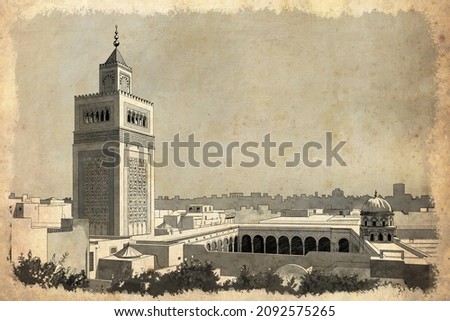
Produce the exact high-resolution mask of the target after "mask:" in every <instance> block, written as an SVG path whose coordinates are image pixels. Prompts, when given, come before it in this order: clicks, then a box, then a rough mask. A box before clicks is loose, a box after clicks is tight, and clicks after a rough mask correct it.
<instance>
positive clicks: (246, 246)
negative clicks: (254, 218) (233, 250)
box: [241, 234, 252, 253]
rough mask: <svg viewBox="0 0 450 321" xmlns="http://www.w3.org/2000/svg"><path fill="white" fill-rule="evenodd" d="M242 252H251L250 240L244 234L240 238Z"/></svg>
mask: <svg viewBox="0 0 450 321" xmlns="http://www.w3.org/2000/svg"><path fill="white" fill-rule="evenodd" d="M241 251H242V252H247V253H251V252H252V239H251V237H250V236H249V235H247V234H245V235H244V236H243V237H242V248H241Z"/></svg>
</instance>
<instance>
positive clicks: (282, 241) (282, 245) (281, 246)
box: [278, 236, 291, 254]
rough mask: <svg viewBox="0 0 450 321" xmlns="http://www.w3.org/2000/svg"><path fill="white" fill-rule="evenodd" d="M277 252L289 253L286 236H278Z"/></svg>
mask: <svg viewBox="0 0 450 321" xmlns="http://www.w3.org/2000/svg"><path fill="white" fill-rule="evenodd" d="M278 254H291V251H290V248H289V239H288V238H287V237H286V236H280V238H279V239H278Z"/></svg>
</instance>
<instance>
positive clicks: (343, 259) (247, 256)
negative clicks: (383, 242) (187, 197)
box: [184, 244, 370, 276]
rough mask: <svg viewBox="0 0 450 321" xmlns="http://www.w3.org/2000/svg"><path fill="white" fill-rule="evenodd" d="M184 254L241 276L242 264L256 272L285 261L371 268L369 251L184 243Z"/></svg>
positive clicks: (326, 267)
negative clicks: (292, 251)
mask: <svg viewBox="0 0 450 321" xmlns="http://www.w3.org/2000/svg"><path fill="white" fill-rule="evenodd" d="M184 255H185V257H191V256H193V257H194V258H196V259H198V260H200V261H206V260H210V261H212V262H213V263H214V266H215V267H216V268H219V269H220V273H221V275H226V276H238V275H239V273H240V269H241V267H242V266H244V265H246V266H247V267H249V268H250V270H251V271H254V272H260V271H261V272H262V271H267V269H269V268H272V269H275V270H276V269H278V268H280V267H282V266H283V265H286V264H297V265H300V266H302V267H303V268H305V269H307V268H309V267H311V266H313V267H314V269H317V270H326V271H328V270H331V269H334V268H336V267H339V266H345V267H348V266H349V263H351V266H352V267H353V268H369V266H370V257H369V256H368V255H366V254H356V253H336V252H309V253H308V254H307V255H305V256H303V255H283V254H266V253H240V252H209V251H207V250H206V249H205V247H204V246H203V245H198V244H185V245H184Z"/></svg>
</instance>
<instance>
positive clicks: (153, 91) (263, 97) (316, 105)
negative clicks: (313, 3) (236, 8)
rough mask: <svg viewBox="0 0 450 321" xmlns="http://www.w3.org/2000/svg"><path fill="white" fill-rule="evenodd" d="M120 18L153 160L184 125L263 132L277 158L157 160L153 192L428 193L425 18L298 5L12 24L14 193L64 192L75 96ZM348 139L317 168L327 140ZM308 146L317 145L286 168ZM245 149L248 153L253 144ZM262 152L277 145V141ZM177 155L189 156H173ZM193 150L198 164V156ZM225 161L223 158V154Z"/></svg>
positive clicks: (85, 88)
mask: <svg viewBox="0 0 450 321" xmlns="http://www.w3.org/2000/svg"><path fill="white" fill-rule="evenodd" d="M115 24H117V25H118V26H119V36H120V42H121V44H120V46H119V50H120V52H121V53H122V55H123V57H124V59H125V61H126V62H127V64H128V65H129V66H131V67H132V68H133V93H134V94H135V95H137V96H139V97H142V98H145V99H148V100H151V101H153V102H154V110H155V121H154V128H155V137H156V148H157V150H156V158H157V159H158V158H160V156H161V151H162V148H161V146H162V145H161V144H162V142H171V141H172V140H173V137H174V135H176V134H179V135H180V138H181V139H182V140H186V139H187V137H188V135H190V134H194V135H195V138H196V140H198V141H199V143H200V145H201V146H203V145H205V144H206V143H207V142H210V141H216V142H219V143H220V144H221V145H222V146H224V149H226V146H227V145H228V144H230V143H231V142H238V143H239V145H240V146H242V144H244V143H245V142H258V144H259V145H258V146H259V147H258V149H257V152H258V153H259V155H260V156H261V157H262V152H263V148H262V147H261V142H262V141H263V140H264V136H265V135H267V134H270V136H271V138H272V141H274V142H276V143H277V145H278V146H279V144H280V143H282V142H292V144H293V146H294V148H291V149H288V150H287V151H286V155H285V156H284V157H278V156H277V157H273V159H275V160H276V161H277V165H276V167H269V166H267V165H266V164H264V162H260V164H259V165H258V166H256V167H253V168H244V167H240V166H239V162H240V161H241V160H245V161H249V158H248V157H247V158H246V157H245V156H242V155H239V152H238V151H235V154H233V156H234V157H233V158H234V162H233V166H232V167H226V166H225V165H224V164H222V165H221V166H219V167H216V168H211V167H207V166H205V165H203V164H201V165H200V167H198V168H196V167H192V166H189V165H187V166H186V167H184V168H182V167H179V166H175V165H174V164H173V161H171V159H170V158H169V166H167V167H164V168H156V181H155V184H156V185H155V195H156V196H159V195H168V196H173V195H180V196H183V197H195V196H202V195H211V194H222V193H229V192H243V193H246V194H248V193H250V192H268V193H269V194H273V195H275V194H282V195H286V196H287V195H292V194H301V193H307V194H313V193H314V192H315V191H318V192H319V194H323V193H326V194H329V193H331V190H332V189H334V188H335V187H340V188H341V189H343V190H344V191H345V193H346V194H347V195H349V194H353V195H363V194H372V193H373V191H374V190H375V189H377V190H378V191H379V192H380V193H381V194H382V195H392V184H393V183H397V182H403V183H405V184H406V190H407V192H409V193H412V194H413V195H420V194H427V193H429V190H430V187H429V181H428V178H427V167H428V165H427V155H428V148H427V140H428V138H429V134H430V131H431V128H432V127H433V122H434V103H435V91H436V84H435V82H434V79H433V77H434V71H435V66H434V62H435V50H434V48H433V44H432V41H431V37H430V34H429V31H428V26H427V24H426V21H425V19H424V18H423V17H422V16H421V15H420V14H416V13H413V12H408V13H399V14H398V15H397V16H391V15H385V14H382V13H370V14H364V15H363V16H361V17H359V18H354V17H349V16H342V17H340V18H337V19H327V18H319V17H316V16H314V15H308V14H304V13H301V12H299V11H293V12H283V13H281V14H278V15H277V14H275V13H272V12H268V11H260V12H247V11H243V12H241V13H239V14H220V13H208V14H195V13H194V14H188V13H178V14H171V15H155V16H149V17H141V16H137V15H120V14H116V15H105V14H96V13H92V14H90V15H64V14H61V13H52V14H49V15H46V16H42V15H39V16H36V17H35V18H33V19H31V20H20V21H18V22H17V23H16V24H15V26H14V28H13V30H12V34H11V35H12V37H13V41H14V45H15V52H16V58H17V60H16V79H15V80H16V92H17V99H18V108H19V113H20V116H19V119H17V128H16V131H15V133H16V137H15V142H16V143H15V146H14V148H13V150H14V170H15V179H14V184H13V186H12V188H13V190H12V191H14V192H16V193H18V194H21V193H28V194H31V195H35V196H42V197H47V196H56V197H65V196H69V197H70V196H72V142H73V129H74V120H73V116H74V96H75V95H79V94H88V93H95V92H97V91H98V65H99V64H100V63H103V62H105V61H106V59H107V58H108V56H109V55H110V53H111V52H112V50H113V49H114V47H113V45H112V42H113V35H114V25H115ZM327 132H331V133H332V137H333V146H336V144H338V142H340V141H345V142H346V143H345V144H344V145H343V146H342V148H341V149H340V150H339V155H340V156H341V157H342V159H343V160H344V161H345V163H346V166H341V165H340V164H339V163H337V162H336V161H333V162H332V166H326V164H325V158H324V157H325V137H326V133H327ZM308 142H318V143H320V144H321V145H322V146H323V147H324V148H323V149H322V150H319V151H316V152H314V148H312V149H311V154H310V158H311V159H312V160H317V159H323V160H324V162H323V163H322V164H321V165H319V166H317V167H308V166H306V165H305V164H303V163H300V164H299V165H298V166H295V167H291V168H287V167H286V166H285V161H286V159H289V160H291V159H292V157H293V155H292V153H293V152H294V151H300V152H301V151H302V146H303V145H305V144H307V143H308ZM254 151H255V150H254ZM273 153H275V154H276V153H277V152H276V151H274V152H273ZM182 156H183V157H185V159H187V158H186V157H187V155H185V154H182ZM200 156H201V154H200V153H197V154H196V157H197V160H201V157H200ZM222 160H223V158H222Z"/></svg>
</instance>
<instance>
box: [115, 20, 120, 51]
mask: <svg viewBox="0 0 450 321" xmlns="http://www.w3.org/2000/svg"><path fill="white" fill-rule="evenodd" d="M113 45H114V47H116V48H117V47H119V45H120V41H119V32H118V31H117V25H116V31H115V32H114V41H113Z"/></svg>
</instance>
